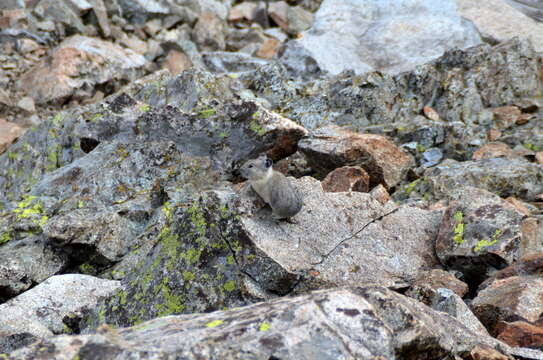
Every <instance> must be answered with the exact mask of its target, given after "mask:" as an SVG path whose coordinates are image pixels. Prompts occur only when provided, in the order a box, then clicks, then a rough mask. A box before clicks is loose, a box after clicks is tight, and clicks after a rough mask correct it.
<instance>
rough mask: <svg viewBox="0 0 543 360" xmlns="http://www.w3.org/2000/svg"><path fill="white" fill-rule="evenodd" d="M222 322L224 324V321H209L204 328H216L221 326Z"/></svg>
mask: <svg viewBox="0 0 543 360" xmlns="http://www.w3.org/2000/svg"><path fill="white" fill-rule="evenodd" d="M223 322H224V321H222V320H213V321H211V322H208V323H207V324H206V327H208V328H214V327H217V326H219V325H221V324H222V323H223Z"/></svg>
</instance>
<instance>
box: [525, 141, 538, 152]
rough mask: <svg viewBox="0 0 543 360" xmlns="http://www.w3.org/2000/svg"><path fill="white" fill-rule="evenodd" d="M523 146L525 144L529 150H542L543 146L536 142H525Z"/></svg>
mask: <svg viewBox="0 0 543 360" xmlns="http://www.w3.org/2000/svg"><path fill="white" fill-rule="evenodd" d="M522 146H524V147H525V148H526V149H528V150H532V151H536V152H537V151H539V150H541V148H540V147H539V146H537V145H535V144H532V143H524V144H522Z"/></svg>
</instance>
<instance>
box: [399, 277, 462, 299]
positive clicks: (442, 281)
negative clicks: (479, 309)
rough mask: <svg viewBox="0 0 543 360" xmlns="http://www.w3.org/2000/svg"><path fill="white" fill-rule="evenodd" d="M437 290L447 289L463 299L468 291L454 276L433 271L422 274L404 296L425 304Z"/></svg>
mask: <svg viewBox="0 0 543 360" xmlns="http://www.w3.org/2000/svg"><path fill="white" fill-rule="evenodd" d="M439 288H445V289H449V290H451V291H452V292H454V293H455V294H456V295H458V296H460V297H464V296H465V295H466V294H467V293H468V290H469V289H468V285H467V284H466V283H465V282H463V281H460V280H458V279H457V278H456V277H455V276H454V275H452V274H450V273H448V272H446V271H444V270H441V269H433V270H430V271H425V272H423V273H422V274H421V275H420V276H419V277H418V278H417V279H416V280H415V281H414V282H413V285H412V286H411V288H410V289H409V290H408V291H407V293H406V295H408V296H410V297H412V298H415V299H419V300H421V301H423V302H425V303H426V302H427V301H425V300H426V298H427V297H429V296H430V295H431V293H432V292H433V291H435V290H437V289H439Z"/></svg>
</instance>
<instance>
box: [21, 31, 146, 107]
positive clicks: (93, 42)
mask: <svg viewBox="0 0 543 360" xmlns="http://www.w3.org/2000/svg"><path fill="white" fill-rule="evenodd" d="M145 64H146V60H145V58H144V57H143V56H141V55H138V54H136V53H134V52H133V51H131V50H128V49H123V48H121V47H119V46H118V45H116V44H113V43H110V42H107V41H103V40H99V39H95V38H90V37H85V36H80V35H75V36H72V37H70V38H67V39H65V40H64V41H63V42H62V43H61V44H60V45H59V46H58V47H57V48H56V49H55V51H54V52H53V53H52V55H51V57H50V58H48V59H47V60H46V61H43V62H42V63H40V64H38V65H37V66H36V67H34V68H33V69H31V70H30V71H28V72H27V73H26V74H24V75H23V76H22V77H21V79H20V80H19V84H18V86H19V89H20V90H22V91H23V92H25V93H26V94H27V95H29V96H31V97H32V98H33V99H34V100H35V101H36V103H37V104H45V103H48V102H63V101H65V100H66V99H67V98H69V97H75V98H76V99H84V98H90V97H92V95H93V94H94V89H93V88H94V87H95V86H97V85H103V84H105V83H107V82H110V81H112V80H115V81H119V80H128V81H130V80H134V79H136V78H138V77H140V76H141V75H143V73H144V66H145Z"/></svg>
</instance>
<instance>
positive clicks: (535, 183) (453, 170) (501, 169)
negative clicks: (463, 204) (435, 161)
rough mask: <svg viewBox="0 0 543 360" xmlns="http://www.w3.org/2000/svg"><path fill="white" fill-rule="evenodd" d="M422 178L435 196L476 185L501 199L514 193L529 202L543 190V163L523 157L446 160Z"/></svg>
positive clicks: (429, 170)
mask: <svg viewBox="0 0 543 360" xmlns="http://www.w3.org/2000/svg"><path fill="white" fill-rule="evenodd" d="M424 177H425V178H426V179H427V181H428V182H429V183H430V186H431V188H432V191H433V193H434V194H435V195H436V196H437V197H443V196H444V195H445V194H447V193H448V192H449V190H450V189H455V188H458V187H461V186H475V187H478V188H481V189H486V190H488V191H490V192H492V193H495V194H497V195H499V196H501V197H503V198H506V197H509V196H515V197H517V198H519V199H524V200H528V201H530V200H534V199H535V197H536V196H537V195H538V194H541V193H542V192H543V166H541V165H539V164H534V163H530V162H527V161H524V160H508V159H503V158H495V159H486V160H480V161H464V162H455V161H452V160H447V161H445V162H443V163H442V164H440V165H439V166H437V167H434V168H431V169H428V170H427V171H426V172H425V173H424Z"/></svg>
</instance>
